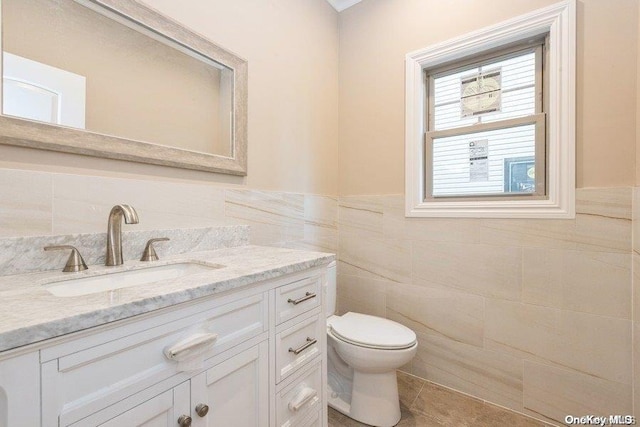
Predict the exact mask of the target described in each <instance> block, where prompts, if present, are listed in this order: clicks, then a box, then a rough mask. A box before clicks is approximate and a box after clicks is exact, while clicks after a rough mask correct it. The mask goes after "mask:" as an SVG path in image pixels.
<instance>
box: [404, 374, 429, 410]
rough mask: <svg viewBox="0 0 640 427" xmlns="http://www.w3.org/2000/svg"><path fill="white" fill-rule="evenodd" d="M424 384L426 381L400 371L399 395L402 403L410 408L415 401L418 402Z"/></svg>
mask: <svg viewBox="0 0 640 427" xmlns="http://www.w3.org/2000/svg"><path fill="white" fill-rule="evenodd" d="M424 383H425V380H423V379H422V378H418V377H415V376H413V375H409V374H407V373H404V372H400V371H398V394H399V395H400V403H401V404H403V405H405V406H406V407H410V406H411V404H412V403H413V402H414V400H416V397H418V393H420V390H422V386H423V385H424Z"/></svg>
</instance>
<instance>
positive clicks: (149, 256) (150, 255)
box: [140, 237, 169, 261]
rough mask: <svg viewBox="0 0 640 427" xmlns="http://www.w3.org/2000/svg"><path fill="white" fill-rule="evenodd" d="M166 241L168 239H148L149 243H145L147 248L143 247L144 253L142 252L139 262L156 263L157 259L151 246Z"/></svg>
mask: <svg viewBox="0 0 640 427" xmlns="http://www.w3.org/2000/svg"><path fill="white" fill-rule="evenodd" d="M168 240H169V238H168V237H159V238H157V239H149V241H148V242H147V246H145V248H144V252H142V258H140V261H157V260H158V259H159V258H158V254H157V253H156V250H155V249H154V248H153V244H154V243H155V242H166V241H168Z"/></svg>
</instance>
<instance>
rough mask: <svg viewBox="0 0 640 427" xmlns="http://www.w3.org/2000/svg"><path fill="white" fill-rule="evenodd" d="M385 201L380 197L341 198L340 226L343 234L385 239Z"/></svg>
mask: <svg viewBox="0 0 640 427" xmlns="http://www.w3.org/2000/svg"><path fill="white" fill-rule="evenodd" d="M382 218H383V199H382V197H380V196H350V197H340V199H339V201H338V226H339V228H340V232H341V233H343V232H344V233H349V234H355V235H362V236H366V237H377V238H382V237H383V222H382Z"/></svg>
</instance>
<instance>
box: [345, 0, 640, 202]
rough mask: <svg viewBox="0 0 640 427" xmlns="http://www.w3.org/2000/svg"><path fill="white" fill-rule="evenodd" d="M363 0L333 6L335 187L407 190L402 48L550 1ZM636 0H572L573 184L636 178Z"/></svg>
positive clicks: (622, 181) (358, 190) (416, 46)
mask: <svg viewBox="0 0 640 427" xmlns="http://www.w3.org/2000/svg"><path fill="white" fill-rule="evenodd" d="M490 3H491V6H490V7H487V5H488V2H487V1H486V0H452V1H447V2H441V1H424V0H403V1H385V0H367V1H364V2H362V3H359V4H358V5H356V6H354V7H352V8H350V9H348V10H346V11H345V12H343V13H341V14H340V152H339V161H340V172H339V174H340V182H339V189H340V194H341V195H354V194H393V193H401V192H403V190H404V56H405V54H406V53H407V52H410V51H413V50H416V49H420V48H424V47H426V46H429V45H431V44H433V43H437V42H440V41H444V40H447V39H449V38H452V37H455V36H458V35H461V34H464V33H467V32H469V31H473V30H476V29H479V28H482V27H485V26H487V25H491V24H494V23H497V22H500V21H502V20H505V19H508V18H510V17H513V16H517V15H520V14H524V13H527V12H529V11H532V10H535V9H537V8H540V7H543V6H546V5H549V4H552V3H555V0H526V1H525V0H518V1H513V0H492V1H491V2H490ZM637 21H638V2H637V1H636V0H611V1H603V0H582V1H578V40H577V42H578V58H577V67H578V80H577V186H578V187H592V186H593V187H606V186H616V185H633V183H634V182H635V121H636V117H635V116H636V113H635V103H636V99H635V98H636V91H635V86H636V55H637V39H638V24H637Z"/></svg>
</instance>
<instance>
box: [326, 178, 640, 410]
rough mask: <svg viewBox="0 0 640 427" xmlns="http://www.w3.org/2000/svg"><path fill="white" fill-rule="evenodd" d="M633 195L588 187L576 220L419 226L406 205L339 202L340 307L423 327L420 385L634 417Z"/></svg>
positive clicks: (384, 200)
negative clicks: (407, 215) (428, 383)
mask: <svg viewBox="0 0 640 427" xmlns="http://www.w3.org/2000/svg"><path fill="white" fill-rule="evenodd" d="M632 191H633V190H632V189H631V188H606V189H579V190H578V191H577V212H578V214H577V216H576V218H575V219H574V220H519V219H513V220H504V219H447V218H442V219H438V218H433V219H411V218H409V219H408V218H405V217H404V199H403V196H402V195H392V196H373V197H372V196H364V197H342V198H340V199H339V208H338V210H339V214H338V217H339V221H338V228H339V230H340V233H339V260H340V262H339V270H338V272H339V278H338V308H339V310H340V311H341V312H344V311H348V310H351V311H360V312H364V313H369V314H374V315H379V316H386V317H387V318H389V319H392V320H396V321H398V322H400V323H403V324H405V325H407V326H409V327H411V328H412V329H413V330H415V331H416V332H417V334H418V339H419V342H420V347H419V349H418V354H417V356H416V357H415V359H414V360H413V362H412V363H411V364H410V365H408V366H405V367H404V368H403V369H404V370H406V371H408V372H410V373H413V374H414V375H417V376H419V377H422V378H426V379H429V380H431V381H434V382H436V383H439V384H443V385H445V386H448V387H451V388H454V389H457V390H460V391H462V392H465V393H468V394H471V395H473V396H476V397H479V398H481V399H485V400H487V401H490V402H493V403H496V404H498V405H502V406H505V407H507V408H510V409H514V410H516V411H519V412H523V413H526V414H529V415H532V416H535V417H537V418H540V419H543V420H546V421H556V422H561V421H562V420H563V419H564V417H565V415H567V414H574V415H585V414H630V413H632V400H633V397H632V386H633V381H632V372H633V371H632V326H633V325H634V324H633V322H632V294H631V292H632V286H631V283H632V256H631V251H632V221H631V219H632ZM638 195H639V196H640V191H639V192H638ZM636 205H637V204H636ZM637 216H638V217H640V214H638V215H637ZM638 228H640V226H639V227H638ZM634 257H640V255H637V254H636V255H634ZM638 262H640V258H638V260H636V263H638ZM638 286H640V285H638ZM638 304H640V303H637V302H636V305H638ZM636 325H638V327H640V323H637V324H636ZM638 327H636V331H637V332H636V335H638V334H640V332H638V331H640V329H638ZM634 359H636V358H634Z"/></svg>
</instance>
